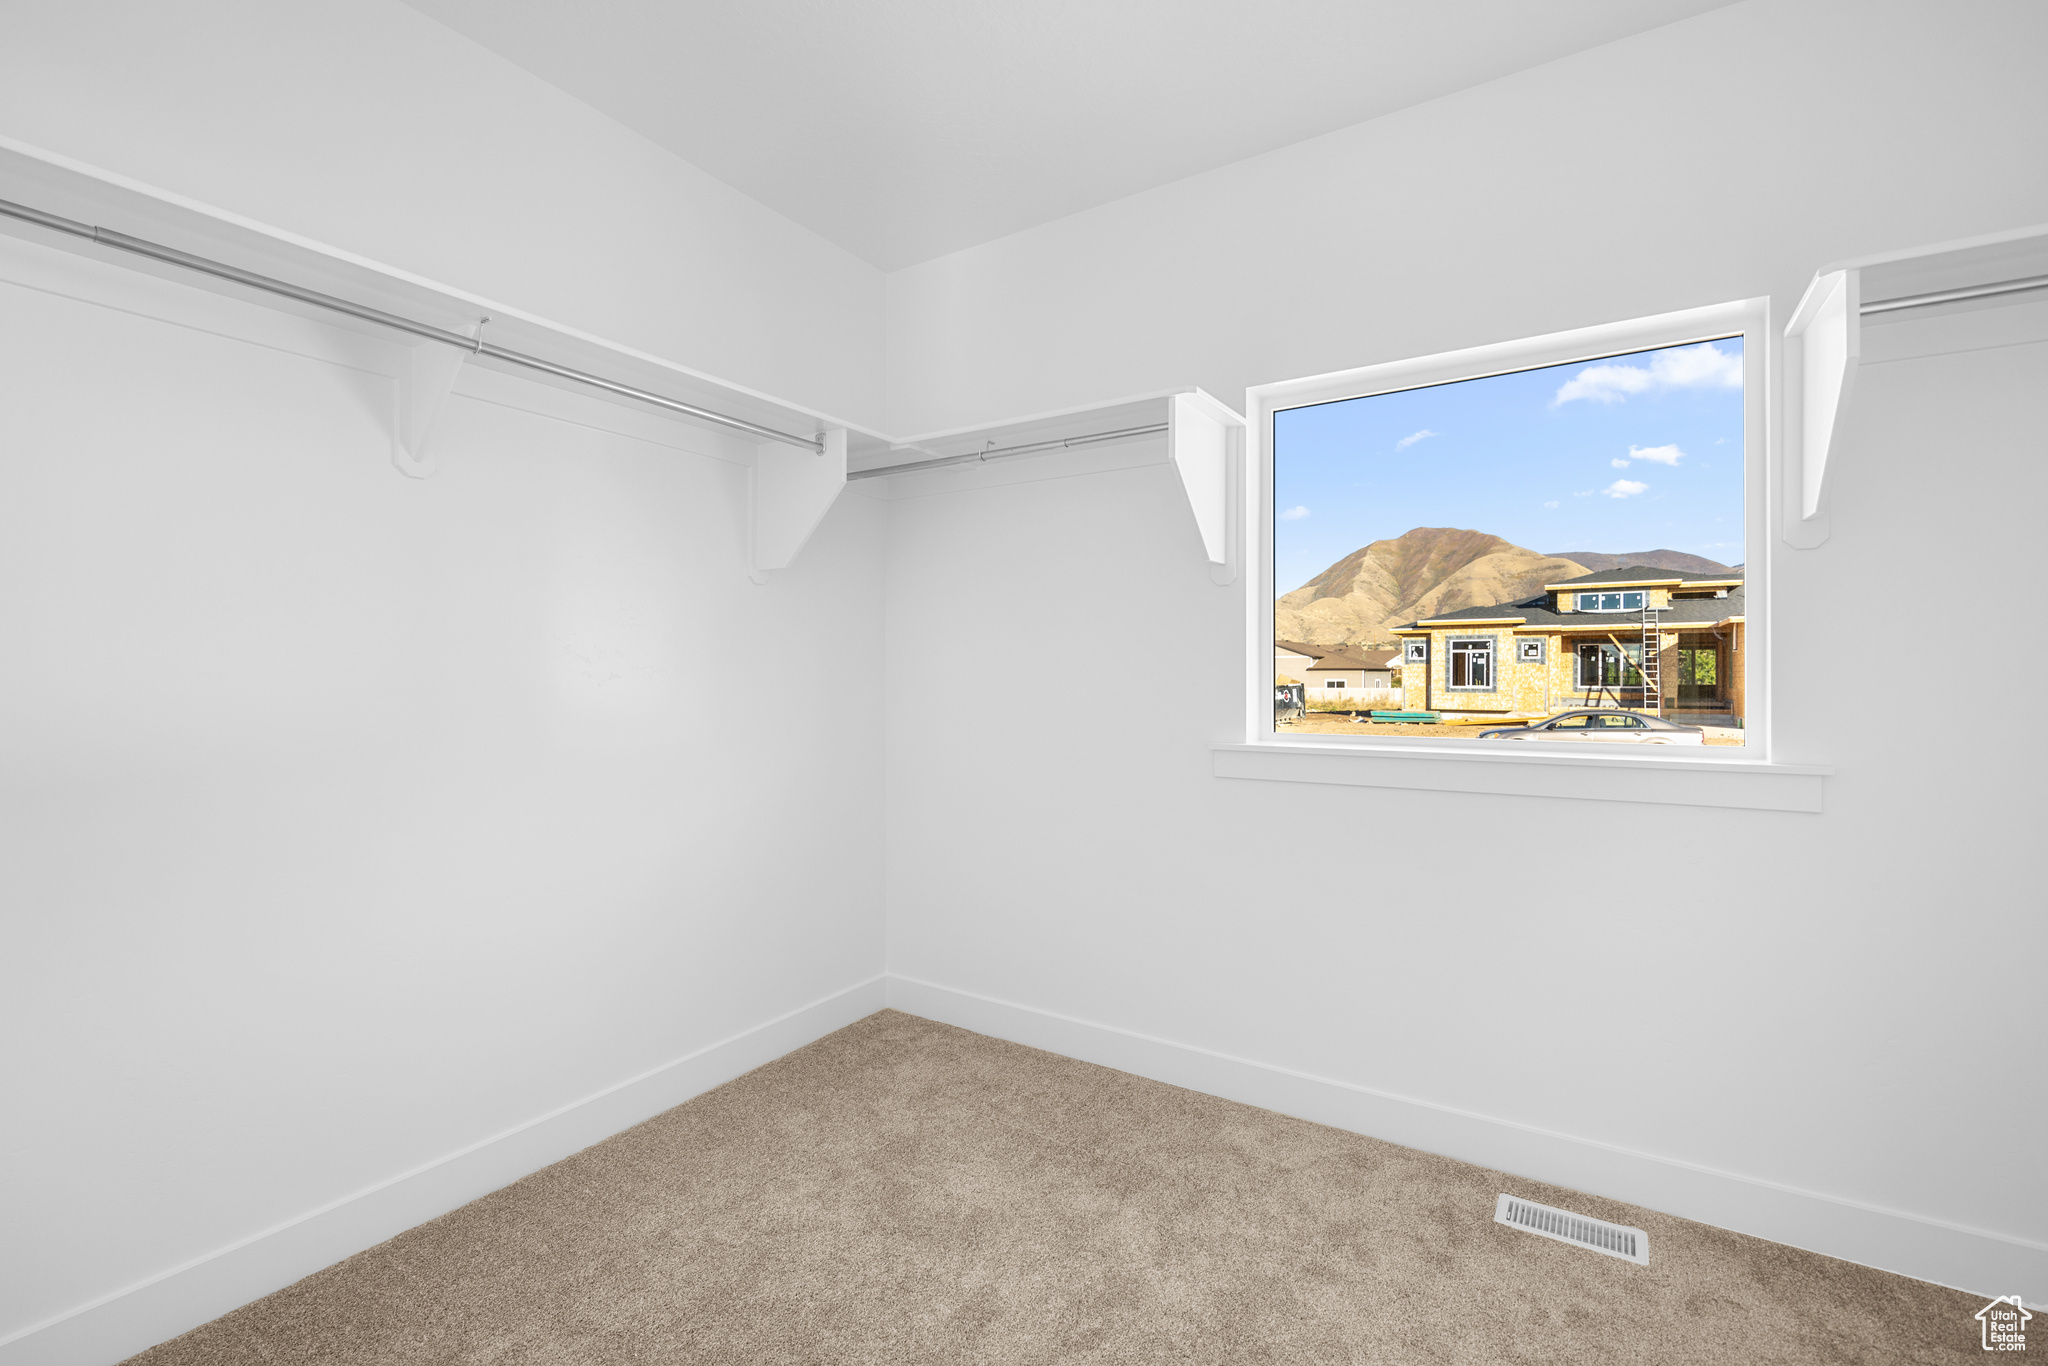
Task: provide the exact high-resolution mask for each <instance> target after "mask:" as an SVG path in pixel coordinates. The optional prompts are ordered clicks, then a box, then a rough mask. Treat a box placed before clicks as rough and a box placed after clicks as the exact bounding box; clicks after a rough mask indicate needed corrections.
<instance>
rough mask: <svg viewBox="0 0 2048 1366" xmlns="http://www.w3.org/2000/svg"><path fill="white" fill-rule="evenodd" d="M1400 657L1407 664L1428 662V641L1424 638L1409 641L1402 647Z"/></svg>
mask: <svg viewBox="0 0 2048 1366" xmlns="http://www.w3.org/2000/svg"><path fill="white" fill-rule="evenodd" d="M1401 658H1402V661H1403V662H1404V663H1408V664H1427V663H1429V642H1428V641H1426V640H1411V641H1409V642H1408V643H1407V644H1406V645H1405V646H1404V647H1403V648H1402V652H1401Z"/></svg>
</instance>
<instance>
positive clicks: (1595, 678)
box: [1577, 641, 1643, 692]
mask: <svg viewBox="0 0 2048 1366" xmlns="http://www.w3.org/2000/svg"><path fill="white" fill-rule="evenodd" d="M1627 650H1628V653H1627V655H1626V657H1624V656H1623V654H1622V652H1621V651H1620V650H1617V649H1616V648H1615V647H1614V646H1613V645H1611V644H1609V643H1607V642H1604V641H1602V642H1597V643H1588V644H1585V645H1581V646H1579V676H1578V679H1577V682H1578V686H1579V690H1580V691H1581V692H1584V691H1588V690H1590V689H1594V688H1640V687H1641V686H1642V685H1643V671H1642V669H1641V667H1640V666H1641V664H1642V659H1643V647H1642V646H1640V645H1637V644H1634V643H1633V642H1631V643H1629V645H1628V646H1627Z"/></svg>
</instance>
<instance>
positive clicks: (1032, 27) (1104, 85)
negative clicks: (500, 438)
mask: <svg viewBox="0 0 2048 1366" xmlns="http://www.w3.org/2000/svg"><path fill="white" fill-rule="evenodd" d="M408 3H410V4H411V5H412V6H413V7H414V8H415V9H418V10H420V11H421V12H423V13H425V14H427V15H429V16H431V17H432V18H434V19H437V20H439V21H440V22H442V23H443V24H446V25H447V26H448V27H450V28H452V29H454V30H456V31H457V32H458V33H461V34H464V35H466V36H467V37H469V38H471V39H472V40H474V41H475V42H477V43H479V44H481V45H482V46H484V47H486V48H488V49H490V50H491V51H493V52H496V53H497V54H499V55H500V56H502V57H505V58H506V59H508V60H510V61H511V62H513V63H515V64H517V65H518V66H521V67H524V68H525V69H526V70H528V71H530V72H532V73H533V74H534V75H536V76H539V77H540V78H542V79H543V80H545V81H547V82H549V83H550V84H552V85H554V86H556V87H558V88H560V89H562V90H564V91H566V92H568V93H569V94H571V95H573V96H575V97H577V98H578V99H580V100H582V101H583V102H584V103H586V104H589V105H591V106H593V107H595V108H597V109H599V110H601V111H603V112H604V113H606V114H609V115H610V116H611V117H613V118H615V119H617V120H618V121H619V122H621V123H623V124H625V125H626V126H627V127H629V128H631V129H633V130H635V131H637V132H639V133H640V134H642V135H644V136H645V137H648V138H650V139H652V140H653V141H654V142H656V143H659V144H660V145H661V146H663V147H665V148H667V149H668V150H669V151H671V152H674V153H675V154H676V155H677V156H680V157H682V158H683V159H684V160H686V161H689V162H691V163H693V164H694V165H696V166H698V167H701V168H702V169H704V170H706V171H708V172H710V173H711V174H712V175H714V176H716V177H718V178H719V179H720V180H723V181H725V182H726V183H727V184H729V185H732V186H733V187H735V188H737V189H739V190H741V191H743V192H745V193H746V194H748V195H751V196H752V197H753V198H755V199H757V200H760V201H761V202H762V203H764V204H767V205H769V206H770V207H772V208H774V209H776V210H778V211H779V212H781V213H783V214H785V215H786V216H788V217H789V218H792V219H794V220H796V221H797V222H799V223H801V224H803V225H804V226H805V227H808V228H810V229H811V230H812V231H814V232H816V233H818V234H820V235H821V236H823V237H826V238H828V239H830V240H831V241H834V242H837V243H838V244H840V245H841V246H843V247H845V248H846V249H847V250H849V251H851V252H853V253H854V254H856V255H858V256H860V257H862V258H864V259H866V260H867V261H869V262H871V263H873V264H874V265H877V266H880V267H882V268H883V269H886V270H893V269H896V268H898V267H901V266H906V265H912V264H915V263H917V262H919V261H924V260H929V259H930V258H932V257H934V256H941V255H944V254H946V253H948V252H952V251H958V250H960V249H961V248H964V247H970V246H973V245H976V244H977V243H981V242H986V241H989V240H991V239H993V238H997V237H1002V236H1006V235H1008V234H1010V233H1013V232H1017V231H1019V230H1021V229H1024V228H1028V227H1031V226H1033V225H1034V224H1038V223H1044V222H1048V221H1050V220H1052V219H1055V218H1060V217H1064V216H1065V215H1067V214H1070V213H1075V212H1078V211H1079V210H1082V209H1085V208H1088V207H1090V206H1092V205H1096V204H1101V203H1105V202H1107V201H1109V200H1112V199H1117V198H1121V197H1122V196H1124V195H1128V194H1132V193H1135V192H1137V191H1139V190H1143V189H1147V188H1149V187H1151V186H1154V185H1162V184H1165V183H1167V182H1168V181H1172V180H1178V179H1180V178H1182V177H1184V176H1189V175H1193V174H1196V173H1197V172H1200V171H1204V170H1208V169H1210V168H1211V167H1215V166H1222V165H1226V164H1228V163H1230V162H1233V161H1237V160H1240V159H1242V158H1244V157H1248V156H1253V155H1256V154H1257V153H1260V152H1265V151H1269V150H1271V149H1273V148H1275V147H1283V146H1285V145H1287V144H1288V143H1292V142H1298V141H1300V140H1302V139H1304V138H1309V137H1314V136H1316V135H1317V134H1319V133H1326V132H1330V131H1332V130H1333V129H1337V128H1343V127H1346V126H1348V125H1350V124H1354V123H1360V122H1363V121H1364V120H1366V119H1370V118H1376V117H1378V116H1379V115H1382V114H1386V113H1389V112H1391V111H1393V110H1396V109H1400V108H1404V107H1406V106H1408V105H1413V104H1418V103H1420V102H1422V101H1424V100H1429V99H1434V98H1436V97H1438V96H1441V95H1446V94H1449V93H1451V92H1452V91H1456V90H1461V89H1464V88H1467V87H1469V86H1473V85H1477V84H1479V83H1481V82H1484V81H1488V80H1492V79H1495V78H1497V77H1500V76H1504V75H1507V74H1509V73H1511V72H1515V71H1521V70H1525V69H1527V68H1529V67H1532V66H1537V65H1540V64H1541V63H1544V62H1548V61H1553V60H1555V59H1557V58H1560V57H1564V56H1567V55H1569V54H1571V53H1574V52H1580V51H1583V50H1585V49H1587V48H1591V47H1596V46H1599V45H1600V44H1602V43H1609V42H1613V41H1614V40H1616V39H1618V38H1624V37H1627V36H1628V35H1630V34H1634V33H1640V32H1642V31H1644V30H1646V29H1651V28H1656V27H1659V26H1660V25H1663V24H1668V23H1671V22H1674V21H1676V20H1679V19H1684V18H1687V17H1689V16H1691V15H1695V14H1700V13H1704V12H1705V11H1708V10H1713V9H1718V8H1721V7H1722V6H1723V5H1726V4H1729V3H1733V0H1540V3H1539V2H1538V0H1456V3H1443V0H1438V2H1437V3H1429V2H1428V0H1268V2H1267V3H1263V4H1261V3H1247V2H1246V0H1012V3H1008V4H995V3H987V2H986V0H860V2H859V3H849V0H722V2H719V3H712V2H710V0H576V3H575V4H564V3H561V0H408ZM1629 114H1630V111H1618V115H1619V116H1621V117H1628V116H1629Z"/></svg>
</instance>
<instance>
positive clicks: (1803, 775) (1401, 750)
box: [1213, 741, 1834, 812]
mask: <svg viewBox="0 0 2048 1366" xmlns="http://www.w3.org/2000/svg"><path fill="white" fill-rule="evenodd" d="M1412 743H1413V742H1410V743H1402V742H1392V743H1381V744H1372V743H1356V744H1343V745H1330V744H1312V743H1302V742H1295V741H1271V742H1268V743H1264V744H1249V745H1217V746H1215V747H1214V749H1213V754H1214V771H1215V774H1216V776H1217V777H1219V778H1257V779H1264V780H1266V781H1269V782H1282V783H1329V784H1335V785H1337V786H1340V787H1396V788H1408V789H1411V790H1417V791H1425V792H1485V793H1494V794H1498V795H1502V796H1516V797H1569V798H1578V799H1583V800H1587V801H1607V802H1654V803H1661V804H1664V805H1675V806H1726V807H1736V808H1741V809H1745V810H1751V811H1809V812H1817V811H1819V810H1821V809H1822V806H1821V803H1822V799H1823V797H1824V795H1825V793H1824V785H1825V782H1826V780H1827V778H1828V776H1829V775H1830V774H1832V773H1833V772H1834V769H1833V768H1832V767H1831V766H1829V765H1825V764H1773V763H1764V762H1761V761H1759V760H1756V759H1722V758H1719V757H1712V758H1709V757H1705V756H1702V757H1700V758H1682V759H1681V758H1669V757H1665V756H1662V755H1659V756H1658V757H1656V758H1651V757H1650V756H1648V755H1644V754H1639V753H1629V754H1611V753H1610V754H1599V755H1591V754H1548V753H1545V754H1523V753H1516V754H1485V753H1476V752H1473V751H1470V750H1464V749H1441V750H1431V751H1428V752H1422V751H1419V750H1417V749H1415V748H1412V747H1411V744H1412Z"/></svg>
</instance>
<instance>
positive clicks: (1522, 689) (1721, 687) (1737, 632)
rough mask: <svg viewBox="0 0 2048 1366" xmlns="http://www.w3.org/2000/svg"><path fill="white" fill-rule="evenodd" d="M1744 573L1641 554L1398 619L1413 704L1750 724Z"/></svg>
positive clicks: (1406, 691)
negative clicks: (1520, 591) (1577, 710)
mask: <svg viewBox="0 0 2048 1366" xmlns="http://www.w3.org/2000/svg"><path fill="white" fill-rule="evenodd" d="M1742 588H1743V584H1742V574H1741V571H1740V570H1732V571H1728V572H1726V573H1721V574H1688V573H1681V572H1679V571H1676V570H1670V569H1651V568H1648V567H1646V566H1643V565H1631V566H1629V567H1627V568H1624V569H1605V570H1602V571H1600V572H1599V573H1597V574H1587V575H1584V576H1582V577H1580V578H1576V579H1566V580H1564V581H1563V582H1561V583H1552V584H1545V585H1544V587H1543V592H1542V594H1541V595H1540V596H1537V597H1533V598H1530V599H1528V600H1527V601H1524V602H1517V603H1502V604H1498V605H1496V606H1492V607H1465V608H1460V609H1459V610H1458V611H1455V612H1447V613H1445V614H1443V615H1442V616H1436V617H1427V618H1424V619H1422V620H1420V621H1413V622H1410V623H1409V624H1407V625H1406V626H1400V627H1396V628H1395V631H1394V633H1395V634H1396V635H1397V636H1399V637H1400V638H1401V682H1402V694H1403V705H1404V706H1405V707H1406V708H1407V709H1408V710H1410V711H1431V712H1436V713H1438V714H1440V715H1445V716H1452V717H1456V716H1473V717H1486V716H1509V715H1548V714H1549V713H1552V712H1558V711H1564V710H1568V709H1570V708H1573V707H1622V708H1627V709H1629V710H1632V711H1647V712H1651V713H1654V714H1656V715H1661V716H1664V717H1667V718H1669V719H1671V720H1676V721H1684V722H1688V723H1690V724H1706V725H1724V726H1740V725H1741V724H1742V715H1743V672H1744V670H1743V665H1744V663H1745V656H1744V654H1743V625H1744V619H1743V597H1742Z"/></svg>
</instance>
